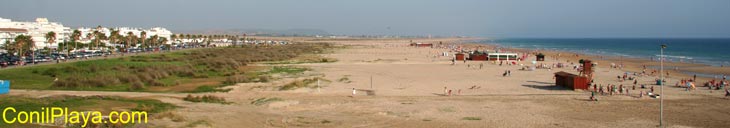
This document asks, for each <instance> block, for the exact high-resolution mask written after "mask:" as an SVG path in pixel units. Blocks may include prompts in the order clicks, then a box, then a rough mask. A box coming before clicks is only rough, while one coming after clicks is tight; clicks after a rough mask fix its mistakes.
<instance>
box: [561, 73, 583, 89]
mask: <svg viewBox="0 0 730 128" xmlns="http://www.w3.org/2000/svg"><path fill="white" fill-rule="evenodd" d="M555 85H556V86H563V87H567V88H571V89H588V78H586V77H584V76H578V75H575V74H571V73H567V72H563V71H560V72H556V73H555Z"/></svg>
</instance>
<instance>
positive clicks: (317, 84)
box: [317, 78, 321, 92]
mask: <svg viewBox="0 0 730 128" xmlns="http://www.w3.org/2000/svg"><path fill="white" fill-rule="evenodd" d="M319 88H321V87H320V86H319V78H317V92H320V90H319Z"/></svg>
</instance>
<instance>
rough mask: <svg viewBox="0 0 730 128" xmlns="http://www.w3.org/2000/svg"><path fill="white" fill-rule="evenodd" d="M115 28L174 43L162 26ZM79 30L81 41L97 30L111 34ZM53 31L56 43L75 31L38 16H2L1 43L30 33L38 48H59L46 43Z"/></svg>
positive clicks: (0, 26)
mask: <svg viewBox="0 0 730 128" xmlns="http://www.w3.org/2000/svg"><path fill="white" fill-rule="evenodd" d="M114 29H116V30H119V34H120V35H123V36H126V35H127V32H132V33H134V35H136V36H137V37H141V33H142V32H143V31H144V32H146V35H147V38H149V37H152V36H154V35H157V36H159V37H164V38H167V39H168V42H167V43H168V44H169V43H172V40H171V39H170V36H171V35H172V34H173V33H172V32H171V31H169V30H167V29H165V28H162V27H153V28H150V29H141V28H130V27H116V28H114ZM78 30H79V31H81V40H80V41H79V42H81V43H88V42H90V41H91V39H93V36H92V37H91V38H87V37H88V36H87V35H88V34H90V33H93V32H94V31H96V30H98V31H99V32H101V33H104V34H105V35H106V36H107V37H108V36H109V35H111V30H109V28H100V29H97V28H83V27H82V28H78ZM51 31H53V32H55V33H56V41H55V43H56V44H57V43H60V42H63V41H64V40H70V36H71V34H72V33H73V30H72V29H71V28H69V27H64V26H63V25H62V24H60V23H55V22H49V21H48V19H46V18H36V20H35V22H14V21H12V20H10V19H3V18H0V45H2V44H4V43H5V42H6V41H13V39H15V37H16V36H18V35H30V36H32V39H33V41H34V42H35V44H36V48H38V49H41V48H44V47H46V46H48V47H50V48H57V47H58V45H56V44H53V45H49V44H47V43H46V38H45V35H46V34H47V33H48V32H51ZM104 43H107V42H104Z"/></svg>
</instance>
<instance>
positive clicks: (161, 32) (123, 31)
mask: <svg viewBox="0 0 730 128" xmlns="http://www.w3.org/2000/svg"><path fill="white" fill-rule="evenodd" d="M112 29H114V30H119V35H122V36H127V33H129V32H132V34H134V35H135V36H137V37H142V32H145V35H146V36H147V38H150V37H152V36H154V35H157V36H158V37H164V38H167V40H168V42H167V43H168V44H170V43H172V41H171V39H170V36H172V32H171V31H170V30H167V29H165V28H162V27H153V28H150V29H142V28H131V27H116V28H112ZM77 30H79V31H80V32H81V40H80V41H79V42H82V43H88V42H90V41H91V39H93V36H92V38H87V37H88V36H87V35H88V34H90V33H93V32H94V31H97V30H98V31H99V32H101V33H104V36H106V37H109V36H110V35H111V33H112V30H110V29H109V28H100V29H97V28H84V27H82V28H78V29H77ZM105 43H108V42H105Z"/></svg>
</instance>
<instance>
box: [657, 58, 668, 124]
mask: <svg viewBox="0 0 730 128" xmlns="http://www.w3.org/2000/svg"><path fill="white" fill-rule="evenodd" d="M661 46H662V47H661V49H660V50H659V86H661V87H659V91H660V92H659V93H660V94H659V127H660V128H663V127H664V124H663V120H664V97H666V96H664V73H663V72H664V49H665V48H667V45H666V44H662V45H661Z"/></svg>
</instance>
